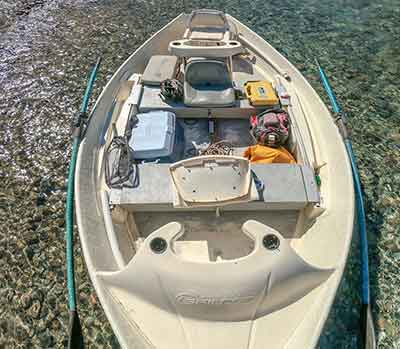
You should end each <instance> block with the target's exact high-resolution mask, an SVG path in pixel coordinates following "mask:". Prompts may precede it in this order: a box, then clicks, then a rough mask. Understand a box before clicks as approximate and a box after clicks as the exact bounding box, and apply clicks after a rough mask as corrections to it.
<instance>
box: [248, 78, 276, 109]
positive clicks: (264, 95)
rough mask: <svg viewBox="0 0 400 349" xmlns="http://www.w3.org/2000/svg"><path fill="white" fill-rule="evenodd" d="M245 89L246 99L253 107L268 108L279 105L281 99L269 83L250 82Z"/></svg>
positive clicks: (263, 81)
mask: <svg viewBox="0 0 400 349" xmlns="http://www.w3.org/2000/svg"><path fill="white" fill-rule="evenodd" d="M244 89H245V91H246V97H247V98H248V99H249V101H250V103H251V104H252V105H256V106H268V105H278V104H279V98H278V96H277V95H276V92H275V90H274V88H273V87H272V84H271V83H270V82H269V81H266V80H260V81H248V82H246V83H245V84H244Z"/></svg>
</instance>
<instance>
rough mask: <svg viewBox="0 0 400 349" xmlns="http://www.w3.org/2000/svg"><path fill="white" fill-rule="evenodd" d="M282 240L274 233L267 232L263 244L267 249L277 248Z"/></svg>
mask: <svg viewBox="0 0 400 349" xmlns="http://www.w3.org/2000/svg"><path fill="white" fill-rule="evenodd" d="M280 244H281V242H280V241H279V238H278V237H277V236H276V235H274V234H267V235H265V236H264V237H263V245H264V247H265V248H266V249H267V250H276V249H277V248H278V247H279V245H280Z"/></svg>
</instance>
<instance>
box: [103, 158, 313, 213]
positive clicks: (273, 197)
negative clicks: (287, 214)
mask: <svg viewBox="0 0 400 349" xmlns="http://www.w3.org/2000/svg"><path fill="white" fill-rule="evenodd" d="M251 170H252V171H253V172H254V173H255V174H256V175H257V178H258V179H259V180H261V181H262V182H263V183H264V186H265V189H264V191H263V195H262V197H259V196H258V193H257V191H256V190H255V189H254V183H253V182H252V192H251V195H252V200H253V201H249V202H239V203H234V204H228V205H225V206H223V209H224V210H225V211H235V210H237V211H240V210H248V211H252V210H253V211H257V210H300V209H302V208H304V207H305V206H306V205H307V204H309V203H318V202H319V193H318V188H317V185H316V183H315V177H314V172H313V170H312V169H311V168H309V167H308V166H303V165H298V164H251ZM138 176H139V182H140V185H139V186H138V187H137V188H122V189H112V190H111V192H110V203H111V204H114V205H121V206H122V207H124V208H126V209H128V210H134V211H137V212H140V211H141V212H144V211H175V210H187V211H190V210H199V209H200V208H191V207H187V208H174V205H173V204H174V202H175V200H176V194H175V189H174V184H173V181H172V178H171V175H170V164H151V163H148V164H139V165H138ZM160 188H162V190H160ZM201 210H210V211H212V210H215V207H214V206H209V207H202V208H201Z"/></svg>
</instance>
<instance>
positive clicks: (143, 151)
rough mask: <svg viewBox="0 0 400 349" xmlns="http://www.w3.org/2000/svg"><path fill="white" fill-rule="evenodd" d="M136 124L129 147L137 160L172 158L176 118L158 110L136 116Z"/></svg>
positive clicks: (171, 114)
mask: <svg viewBox="0 0 400 349" xmlns="http://www.w3.org/2000/svg"><path fill="white" fill-rule="evenodd" d="M137 118H138V123H137V125H136V127H134V128H133V130H132V137H131V139H130V140H129V145H130V147H131V148H132V149H133V156H134V158H135V159H137V160H155V159H160V160H165V159H168V158H171V159H172V158H173V153H174V144H175V140H176V134H175V133H176V116H175V114H174V113H171V112H168V111H163V110H158V111H151V112H148V113H142V114H137Z"/></svg>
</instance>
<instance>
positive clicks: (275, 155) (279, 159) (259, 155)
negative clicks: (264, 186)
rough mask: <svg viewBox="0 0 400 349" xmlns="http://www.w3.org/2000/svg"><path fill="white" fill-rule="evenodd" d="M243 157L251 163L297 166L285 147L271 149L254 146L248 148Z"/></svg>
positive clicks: (258, 145) (263, 146)
mask: <svg viewBox="0 0 400 349" xmlns="http://www.w3.org/2000/svg"><path fill="white" fill-rule="evenodd" d="M243 156H244V157H245V158H247V159H249V160H250V162H254V163H259V164H273V163H281V164H295V163H296V160H295V158H294V157H293V155H292V154H290V153H289V152H288V151H287V150H286V149H285V148H284V147H279V148H270V147H266V146H265V145H260V144H257V145H252V146H251V147H248V148H247V149H246V151H245V152H244V154H243Z"/></svg>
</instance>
